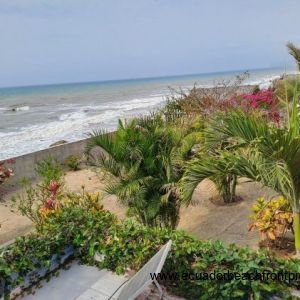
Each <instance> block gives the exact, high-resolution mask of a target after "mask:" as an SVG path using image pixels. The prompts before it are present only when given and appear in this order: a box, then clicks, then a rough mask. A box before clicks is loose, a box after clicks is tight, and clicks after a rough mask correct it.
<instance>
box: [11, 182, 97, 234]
mask: <svg viewBox="0 0 300 300" xmlns="http://www.w3.org/2000/svg"><path fill="white" fill-rule="evenodd" d="M23 189H24V191H23V192H22V193H20V194H17V195H16V196H14V197H13V198H12V203H13V206H14V207H15V208H16V209H17V210H18V211H19V212H20V213H21V215H23V216H26V217H27V218H28V219H29V220H31V221H32V222H33V223H34V225H35V227H36V229H37V230H38V231H39V230H41V228H42V226H43V225H44V223H45V220H46V219H47V218H48V217H49V216H50V215H52V214H56V213H58V212H60V211H61V210H64V209H65V208H66V207H73V206H76V207H84V208H86V209H88V210H98V209H102V205H101V203H100V194H99V193H94V194H90V193H86V192H85V190H84V188H83V189H82V193H81V194H75V193H71V192H67V191H65V190H64V189H63V187H62V185H61V184H60V182H58V181H51V182H50V183H49V185H48V186H44V185H36V186H33V185H32V184H31V183H29V182H28V180H24V181H23Z"/></svg>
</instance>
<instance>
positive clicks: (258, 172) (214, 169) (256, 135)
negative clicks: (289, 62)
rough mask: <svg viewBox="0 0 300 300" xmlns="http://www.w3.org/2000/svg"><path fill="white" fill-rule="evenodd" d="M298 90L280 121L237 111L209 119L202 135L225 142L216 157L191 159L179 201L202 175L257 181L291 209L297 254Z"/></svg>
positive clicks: (299, 193)
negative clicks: (275, 121) (273, 191)
mask: <svg viewBox="0 0 300 300" xmlns="http://www.w3.org/2000/svg"><path fill="white" fill-rule="evenodd" d="M297 104H298V94H297V93H296V92H295V94H294V98H293V103H292V105H291V106H290V105H289V104H288V103H287V116H286V117H285V119H284V122H282V123H281V124H280V126H278V125H275V124H274V123H272V122H269V121H268V120H266V118H264V117H263V116H261V115H260V114H258V113H250V114H249V113H245V112H243V111H240V110H235V111H230V112H229V113H227V114H226V115H225V114H223V115H219V116H218V117H216V118H215V119H214V120H213V121H212V122H211V124H210V126H211V130H210V131H208V132H209V133H208V135H207V139H208V140H209V141H210V143H212V144H215V143H219V142H220V141H223V142H224V141H226V143H227V146H226V148H225V149H223V150H222V151H220V154H219V155H218V156H213V155H211V156H207V157H205V158H201V160H200V159H194V160H193V161H192V162H191V163H190V164H189V166H188V167H187V170H186V172H185V175H184V176H183V178H182V180H181V191H182V197H183V200H184V201H186V202H187V203H189V201H191V198H192V193H193V191H194V189H195V188H196V186H197V184H198V183H199V182H201V181H202V180H204V179H205V178H207V177H211V176H224V175H226V174H235V175H236V176H238V177H247V178H249V179H251V180H253V181H258V182H261V183H262V184H263V185H265V186H268V187H270V188H272V189H274V190H275V191H277V192H279V193H280V194H281V195H282V196H284V197H285V198H286V199H287V200H288V201H289V203H290V206H291V207H292V210H293V218H294V219H293V224H294V233H295V248H296V251H297V253H300V185H299V182H300V173H299V170H300V160H299V157H300V115H299V112H298V106H297Z"/></svg>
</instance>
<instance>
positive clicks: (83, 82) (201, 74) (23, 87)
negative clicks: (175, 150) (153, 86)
mask: <svg viewBox="0 0 300 300" xmlns="http://www.w3.org/2000/svg"><path fill="white" fill-rule="evenodd" d="M281 68H282V69H283V73H284V72H285V71H292V70H291V69H290V68H289V69H288V68H287V67H282V66H276V67H269V68H253V69H234V70H226V71H214V72H203V73H185V74H175V75H163V76H150V77H136V78H119V79H107V80H92V81H74V82H61V83H45V84H29V85H17V86H0V90H6V89H26V88H43V87H51V86H68V85H75V84H82V85H84V84H101V83H104V84H107V83H120V82H130V81H139V80H140V81H143V80H157V79H164V78H181V77H192V76H209V75H212V76H213V75H217V74H220V75H222V74H224V75H225V74H230V73H239V72H240V73H245V72H257V71H268V70H279V69H281Z"/></svg>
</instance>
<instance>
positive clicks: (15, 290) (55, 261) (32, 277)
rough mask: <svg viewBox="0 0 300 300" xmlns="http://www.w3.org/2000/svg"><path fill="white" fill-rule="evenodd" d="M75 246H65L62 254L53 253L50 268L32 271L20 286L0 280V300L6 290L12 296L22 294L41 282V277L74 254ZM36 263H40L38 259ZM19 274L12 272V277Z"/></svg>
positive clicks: (14, 277)
mask: <svg viewBox="0 0 300 300" xmlns="http://www.w3.org/2000/svg"><path fill="white" fill-rule="evenodd" d="M73 254H74V248H73V246H69V247H67V248H65V249H64V250H63V252H62V254H60V255H58V254H53V255H52V257H51V260H50V266H49V267H48V268H46V267H41V268H38V269H35V270H32V271H30V272H29V273H27V274H26V276H24V277H23V282H22V284H20V285H19V286H7V285H6V283H5V281H4V280H1V281H0V300H2V299H4V291H8V293H9V294H10V296H11V297H14V296H16V295H18V294H20V293H21V292H22V291H23V290H24V289H26V288H28V287H30V286H31V285H33V284H35V283H37V282H39V280H40V279H42V278H43V277H45V276H46V275H47V274H48V273H50V272H52V271H54V270H56V269H58V268H59V267H60V266H61V265H62V264H63V263H64V262H65V261H66V260H67V259H68V258H70V257H71V256H73ZM35 263H37V264H38V261H36V262H35ZM17 277H18V274H16V273H13V274H11V278H12V279H16V278H17Z"/></svg>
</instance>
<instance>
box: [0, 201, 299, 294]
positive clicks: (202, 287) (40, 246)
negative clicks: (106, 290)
mask: <svg viewBox="0 0 300 300" xmlns="http://www.w3.org/2000/svg"><path fill="white" fill-rule="evenodd" d="M170 239H171V240H172V242H173V243H172V247H171V251H170V253H169V255H168V257H167V260H166V263H165V265H164V268H163V272H164V274H169V275H171V277H170V278H165V279H163V278H161V281H162V282H163V284H164V285H165V286H167V288H168V289H169V290H170V291H171V292H173V293H175V294H178V295H182V296H184V297H185V298H186V299H249V298H251V299H268V298H271V297H274V296H277V297H280V298H282V299H288V298H290V297H291V295H290V288H300V282H299V277H298V278H297V279H296V276H295V275H294V274H296V273H299V272H300V267H299V262H298V261H296V260H292V259H284V260H281V259H277V258H275V257H274V256H272V255H270V254H269V252H266V251H253V250H250V249H248V248H238V247H236V246H234V245H230V246H225V245H223V244H222V243H221V242H219V241H216V242H212V241H200V240H197V239H195V238H193V237H191V236H190V235H188V234H186V233H184V232H183V231H175V230H170V229H167V228H150V227H145V226H142V225H141V224H138V223H136V222H133V221H132V220H128V221H125V222H124V223H118V222H117V221H116V218H115V216H114V215H112V214H111V213H110V212H108V211H105V210H103V209H97V210H93V209H92V210H91V209H86V208H85V207H82V206H70V207H66V208H65V209H63V210H60V211H59V212H58V213H56V214H51V215H50V216H49V218H47V219H46V222H45V223H44V225H43V227H42V230H41V231H39V234H37V233H31V234H29V235H27V236H24V237H21V238H18V239H17V240H16V242H15V243H14V244H13V245H10V246H9V247H7V248H5V249H1V250H0V278H2V280H3V281H5V283H6V285H9V284H10V285H14V284H20V283H21V282H22V278H23V277H22V276H23V275H24V274H27V273H28V272H29V271H30V270H33V269H34V268H36V267H40V266H48V265H49V263H50V258H51V255H52V254H53V253H60V252H61V251H62V250H63V249H65V247H67V246H70V245H72V246H73V247H74V249H75V257H77V258H78V259H79V260H81V261H82V262H83V263H90V264H96V265H98V266H99V267H101V268H103V267H107V268H109V269H111V270H112V271H115V272H117V273H124V272H125V271H126V270H128V268H131V269H134V270H138V269H140V268H141V267H142V266H143V265H144V264H145V263H146V262H147V261H148V260H149V259H150V258H151V257H152V256H153V255H154V254H155V253H156V252H157V251H158V250H159V249H160V247H161V246H162V245H163V244H165V243H166V242H167V241H168V240H170ZM95 253H99V254H101V255H102V256H103V260H102V261H101V262H95V260H94V255H95ZM25 254H26V255H25ZM33 261H35V262H38V265H36V264H34V263H32V262H33ZM263 272H267V273H273V274H274V273H276V274H282V273H289V272H290V273H291V274H292V275H293V277H291V278H290V277H287V278H284V277H282V280H280V279H276V278H275V279H273V278H272V279H270V278H269V279H266V278H264V279H263V278H262V277H258V278H256V279H252V280H251V278H250V277H249V276H248V277H247V276H245V278H244V277H243V279H241V278H240V279H233V278H229V277H227V278H224V279H222V280H218V279H215V280H205V279H199V278H198V279H196V276H200V274H202V276H204V278H207V277H208V276H217V275H216V274H217V273H222V274H224V273H227V274H228V273H232V274H241V275H240V276H241V277H242V276H244V275H243V274H247V273H249V274H250V273H251V274H257V273H258V274H263ZM12 273H15V274H18V276H17V278H15V277H11V276H10V275H11V274H12ZM176 274H177V276H179V277H176ZM197 274H198V275H197ZM205 274H206V275H205ZM184 278H185V279H184ZM215 278H218V277H215Z"/></svg>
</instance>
